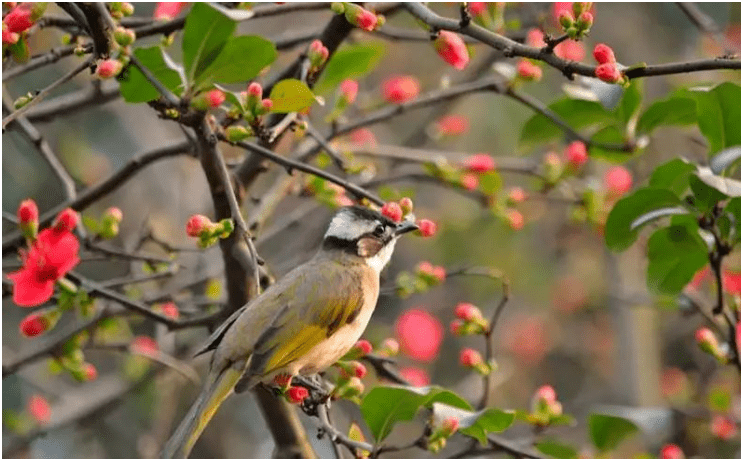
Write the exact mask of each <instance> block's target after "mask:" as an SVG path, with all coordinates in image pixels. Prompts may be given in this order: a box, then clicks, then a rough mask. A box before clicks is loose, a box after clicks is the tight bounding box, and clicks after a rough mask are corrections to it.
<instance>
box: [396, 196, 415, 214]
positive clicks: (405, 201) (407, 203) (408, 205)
mask: <svg viewBox="0 0 743 461" xmlns="http://www.w3.org/2000/svg"><path fill="white" fill-rule="evenodd" d="M398 203H399V204H400V208H402V214H403V216H404V215H406V214H408V213H411V212H412V211H413V200H411V199H410V197H403V198H401V199H400V201H399V202H398Z"/></svg>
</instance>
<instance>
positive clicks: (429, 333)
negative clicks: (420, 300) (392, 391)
mask: <svg viewBox="0 0 743 461" xmlns="http://www.w3.org/2000/svg"><path fill="white" fill-rule="evenodd" d="M395 332H396V333H397V337H398V339H399V340H400V346H401V348H402V350H403V352H405V353H406V354H408V355H409V356H411V357H413V358H414V359H416V360H420V361H423V362H430V361H431V360H433V359H434V358H436V356H437V355H438V353H439V347H440V346H441V341H442V340H443V337H444V328H443V326H442V325H441V322H440V321H439V319H437V318H436V317H434V316H433V315H431V314H429V313H428V312H426V311H424V310H422V309H410V310H408V311H406V312H404V313H403V314H402V315H401V316H400V317H398V319H397V322H395Z"/></svg>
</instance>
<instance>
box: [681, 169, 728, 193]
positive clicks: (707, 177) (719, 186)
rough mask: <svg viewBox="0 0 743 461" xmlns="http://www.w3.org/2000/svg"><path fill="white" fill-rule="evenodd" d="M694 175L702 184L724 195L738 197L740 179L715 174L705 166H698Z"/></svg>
mask: <svg viewBox="0 0 743 461" xmlns="http://www.w3.org/2000/svg"><path fill="white" fill-rule="evenodd" d="M695 176H696V177H697V178H699V180H700V181H702V182H703V183H704V184H706V185H707V186H709V187H711V188H712V189H715V190H716V191H718V192H720V193H721V194H723V195H724V196H726V197H740V181H739V180H737V179H733V178H723V177H722V176H717V175H716V174H714V173H712V170H710V169H709V168H707V167H699V169H698V171H697V173H696V175H695ZM690 183H691V181H690ZM692 189H693V186H692Z"/></svg>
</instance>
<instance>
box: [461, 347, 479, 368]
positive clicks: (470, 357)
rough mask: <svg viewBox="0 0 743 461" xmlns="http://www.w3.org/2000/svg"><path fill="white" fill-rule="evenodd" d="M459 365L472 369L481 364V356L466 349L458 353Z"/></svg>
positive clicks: (472, 350) (474, 351)
mask: <svg viewBox="0 0 743 461" xmlns="http://www.w3.org/2000/svg"><path fill="white" fill-rule="evenodd" d="M459 363H460V364H462V365H463V366H465V367H467V368H474V367H476V366H478V365H480V364H481V363H482V356H481V355H480V353H479V352H477V351H476V350H474V349H470V348H468V347H467V348H464V349H462V351H461V352H460V353H459Z"/></svg>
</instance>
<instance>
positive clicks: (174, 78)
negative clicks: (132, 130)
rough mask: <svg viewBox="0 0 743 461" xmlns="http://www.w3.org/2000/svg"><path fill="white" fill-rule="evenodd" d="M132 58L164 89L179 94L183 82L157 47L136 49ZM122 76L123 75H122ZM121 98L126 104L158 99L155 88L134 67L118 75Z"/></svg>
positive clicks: (158, 94)
mask: <svg viewBox="0 0 743 461" xmlns="http://www.w3.org/2000/svg"><path fill="white" fill-rule="evenodd" d="M134 56H136V57H137V59H139V61H140V62H141V63H142V65H143V66H144V67H146V68H147V69H148V70H149V71H150V72H151V73H152V75H153V76H154V77H155V78H156V79H157V81H158V82H160V83H161V84H162V85H163V86H164V87H165V88H167V89H169V90H170V91H172V92H173V93H175V94H180V92H181V90H182V85H183V81H182V80H181V76H180V74H179V73H178V71H177V70H176V69H174V68H173V65H172V63H170V62H169V61H170V60H169V59H166V55H165V52H164V51H163V50H162V48H160V47H159V46H152V47H150V48H137V49H136V50H134ZM122 74H123V73H122ZM118 80H119V83H120V91H121V96H122V97H123V98H124V100H125V101H126V102H130V103H137V102H149V101H154V100H155V99H157V98H159V97H160V92H159V91H157V88H155V87H154V86H152V84H151V83H150V82H149V80H147V79H146V78H145V76H144V74H143V73H142V72H140V71H139V69H137V68H136V67H134V66H129V67H128V71H127V72H126V74H125V75H119V77H118Z"/></svg>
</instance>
